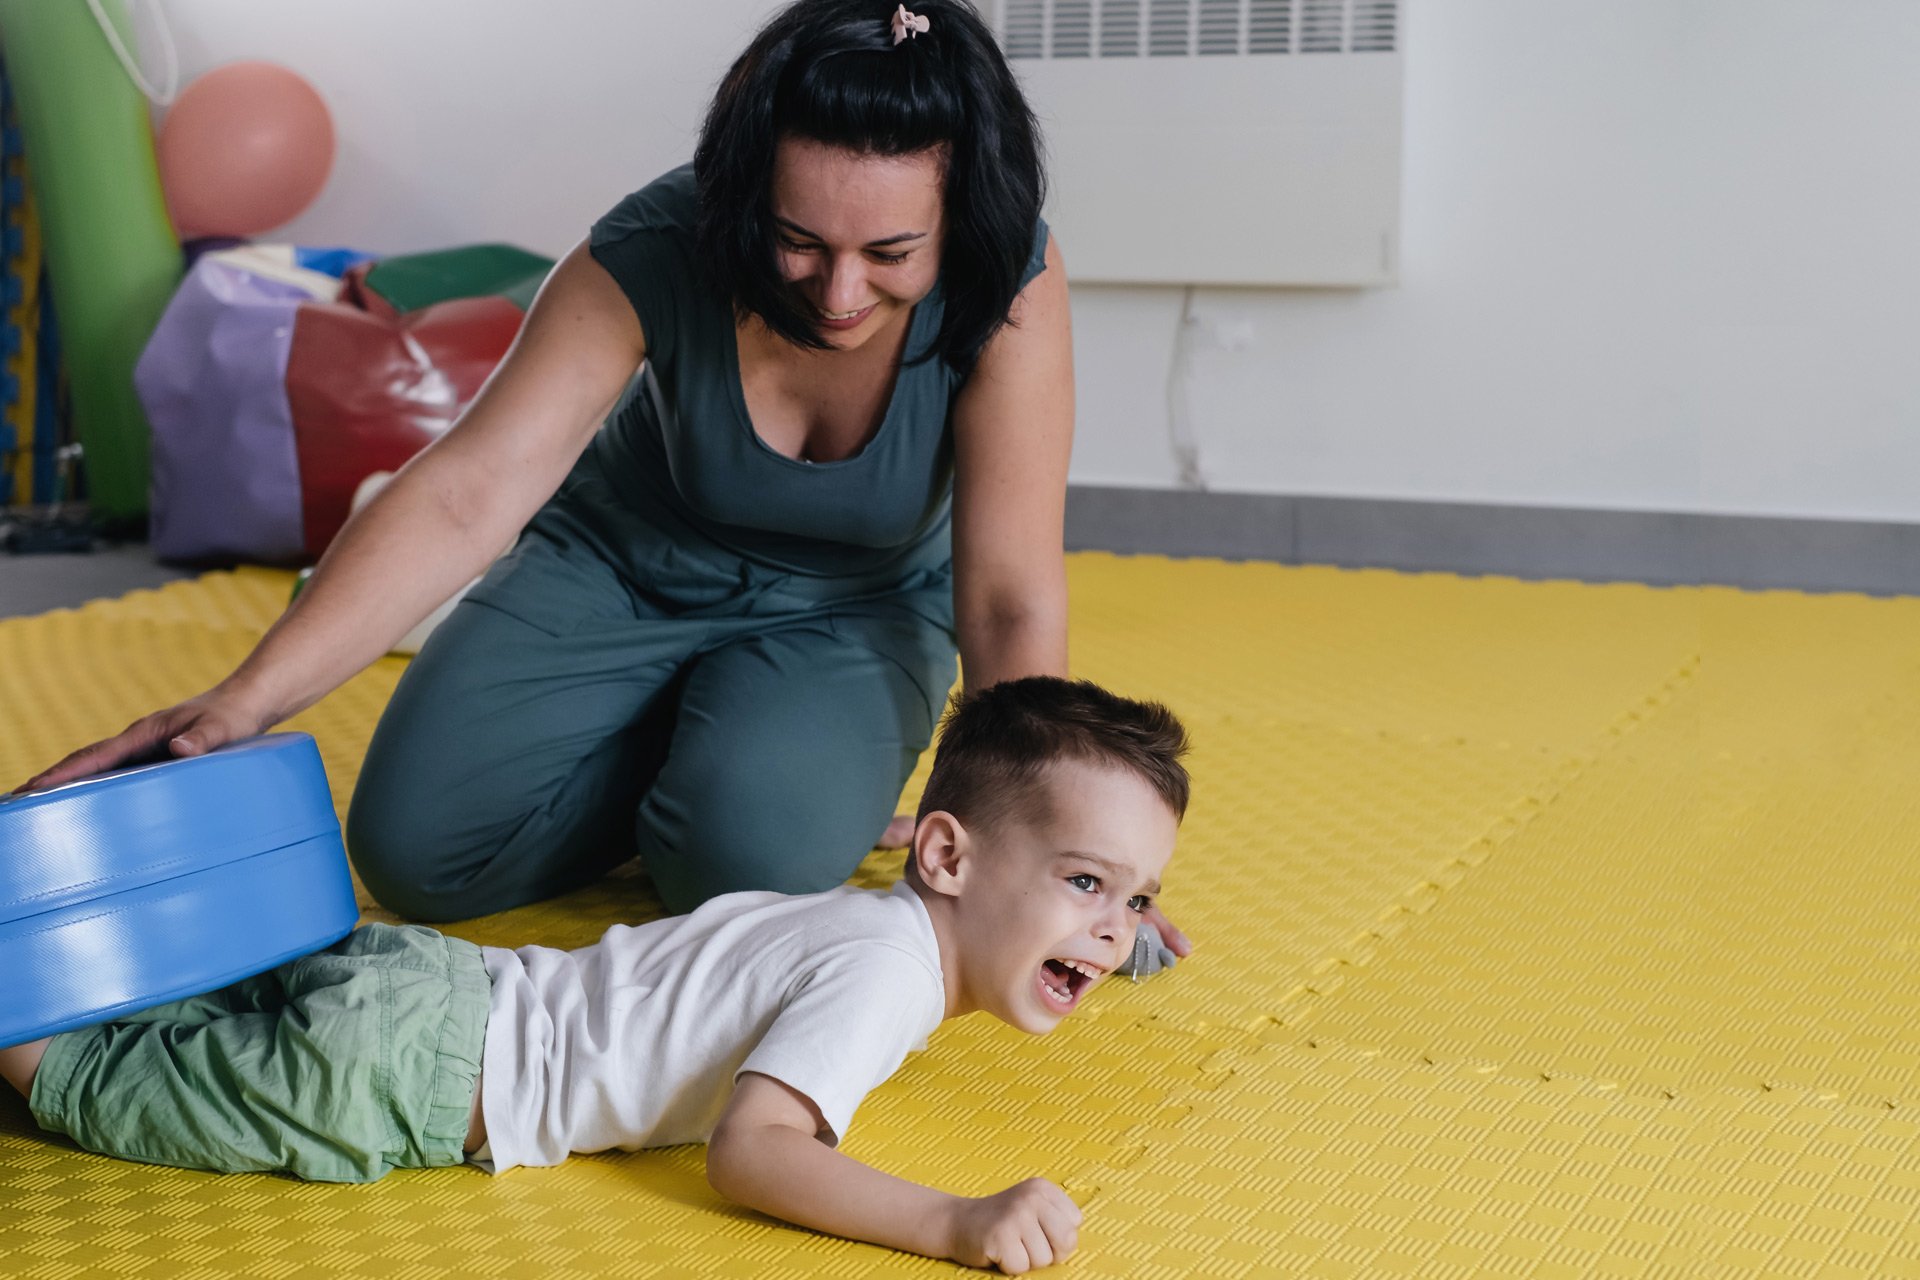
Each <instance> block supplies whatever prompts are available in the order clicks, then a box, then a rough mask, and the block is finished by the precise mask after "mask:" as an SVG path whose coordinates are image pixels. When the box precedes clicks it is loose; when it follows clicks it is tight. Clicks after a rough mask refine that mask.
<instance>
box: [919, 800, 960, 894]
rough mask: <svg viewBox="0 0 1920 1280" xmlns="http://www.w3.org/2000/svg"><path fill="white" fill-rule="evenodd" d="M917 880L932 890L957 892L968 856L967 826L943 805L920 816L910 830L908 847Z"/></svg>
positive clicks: (958, 891) (945, 892)
mask: <svg viewBox="0 0 1920 1280" xmlns="http://www.w3.org/2000/svg"><path fill="white" fill-rule="evenodd" d="M908 856H909V857H910V858H911V859H912V861H913V868H914V870H915V871H916V872H917V873H918V874H919V876H920V883H922V884H924V885H926V886H927V888H929V889H932V890H933V891H934V892H935V893H944V894H946V895H948V896H949V897H958V896H959V895H960V879H961V873H962V870H963V866H964V863H965V860H966V856H967V829H966V828H965V827H963V826H961V825H960V820H959V819H958V818H956V817H954V816H953V815H952V814H950V813H948V812H946V811H945V810H943V809H935V810H934V811H933V812H932V813H929V814H926V815H925V816H923V817H922V818H921V819H920V821H919V823H918V825H916V826H915V827H914V831H913V847H912V848H911V849H910V850H909V851H908Z"/></svg>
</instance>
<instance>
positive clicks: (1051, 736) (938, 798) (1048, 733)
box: [915, 676, 1189, 830]
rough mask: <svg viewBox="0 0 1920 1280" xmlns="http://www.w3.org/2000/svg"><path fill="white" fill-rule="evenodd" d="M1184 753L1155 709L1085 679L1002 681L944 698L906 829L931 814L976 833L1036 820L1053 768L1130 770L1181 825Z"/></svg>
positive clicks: (1178, 735)
mask: <svg viewBox="0 0 1920 1280" xmlns="http://www.w3.org/2000/svg"><path fill="white" fill-rule="evenodd" d="M1186 752H1187V731H1186V729H1185V728H1184V727H1183V726H1182V725H1181V723H1180V721H1179V719H1178V717H1176V716H1175V715H1174V714H1173V712H1171V711H1169V710H1167V709H1166V708H1165V707H1164V706H1162V705H1160V704H1159V703H1157V702H1135V701H1134V700H1133V699H1131V698H1123V697H1121V696H1120V695H1119V694H1117V693H1110V692H1108V691H1107V690H1105V689H1103V688H1101V687H1100V686H1099V685H1097V684H1094V683H1093V682H1092V681H1091V680H1062V679H1060V678H1059V677H1058V676H1025V677H1022V678H1021V679H1018V680H1006V681H1002V682H1001V683H999V684H996V685H989V686H988V687H986V688H985V689H979V690H976V691H974V692H972V693H967V694H962V695H961V696H960V697H958V698H955V699H954V701H953V705H952V707H950V708H949V709H948V711H947V715H946V719H945V720H944V721H943V722H942V723H941V726H940V746H939V748H938V749H937V750H935V752H934V755H933V772H932V773H930V774H928V775H927V787H926V791H925V792H924V793H923V794H922V796H921V799H920V810H919V813H918V814H917V815H916V818H915V821H916V822H917V821H918V819H919V818H924V817H926V816H927V815H928V814H929V813H932V812H933V811H934V810H936V809H938V810H943V811H945V812H947V813H951V814H952V815H953V816H954V817H956V818H958V819H960V821H962V822H964V823H967V824H969V825H971V826H975V827H978V828H980V829H982V830H985V829H987V828H990V827H992V826H994V825H995V824H996V823H999V822H1001V821H1004V820H1005V819H1008V818H1014V819H1026V820H1029V821H1031V820H1036V819H1043V818H1044V817H1045V816H1046V811H1047V792H1046V789H1045V786H1044V785H1043V784H1044V781H1045V778H1046V774H1047V770H1048V768H1049V767H1050V766H1052V765H1054V764H1056V763H1058V762H1060V761H1062V760H1078V761H1080V762H1081V763H1082V764H1090V765H1094V766H1097V767H1101V768H1109V769H1126V770H1130V771H1131V772H1133V773H1134V774H1136V775H1137V776H1138V777H1140V778H1141V779H1142V780H1143V781H1145V782H1146V783H1147V785H1149V786H1151V787H1152V788H1153V789H1154V791H1155V792H1156V793H1158V795H1159V796H1160V798H1161V799H1162V800H1163V801H1165V802H1166V805H1167V808H1168V809H1170V810H1172V811H1173V816H1174V817H1175V818H1184V817H1186V814H1187V795H1188V787H1189V783H1188V779H1187V771H1186V768H1185V766H1183V765H1182V764H1181V763H1180V757H1181V756H1183V755H1185V754H1186Z"/></svg>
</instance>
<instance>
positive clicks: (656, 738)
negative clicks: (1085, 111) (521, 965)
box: [347, 165, 1047, 920]
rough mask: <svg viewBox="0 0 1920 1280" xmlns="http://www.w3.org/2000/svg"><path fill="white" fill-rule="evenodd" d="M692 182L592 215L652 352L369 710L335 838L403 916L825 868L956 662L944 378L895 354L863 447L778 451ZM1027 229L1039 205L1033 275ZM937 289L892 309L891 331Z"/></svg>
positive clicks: (841, 874)
mask: <svg viewBox="0 0 1920 1280" xmlns="http://www.w3.org/2000/svg"><path fill="white" fill-rule="evenodd" d="M694 211H695V192H694V183H693V171H692V166H690V165H689V166H683V167H682V168H679V169H676V170H673V171H672V172H670V173H668V174H666V175H664V176H663V177H661V178H659V179H658V180H656V181H655V182H653V183H651V184H649V185H648V186H646V187H644V188H643V189H641V190H640V191H637V192H635V193H634V194H633V195H631V196H629V197H627V198H626V199H625V200H624V201H622V202H621V203H620V204H619V205H618V206H616V207H615V208H614V209H613V210H612V211H611V212H610V213H608V214H607V215H606V216H605V217H604V218H602V219H600V221H599V222H597V223H595V224H594V227H593V230H592V234H591V237H590V240H589V244H590V248H591V251H592V253H593V256H594V259H595V260H596V261H597V262H599V263H600V264H601V265H602V266H603V267H605V268H606V270H607V271H608V272H609V273H610V274H611V275H612V276H613V278H614V279H615V280H616V281H617V282H619V284H620V286H621V288H622V289H623V290H624V291H625V293H626V295H627V297H628V299H629V300H630V301H631V302H632V303H633V307H634V310H635V311H636V312H637V313H638V314H639V317H640V322H641V327H642V328H643V330H644V331H645V333H646V337H647V360H646V364H645V365H644V366H643V367H642V369H641V372H640V376H639V377H638V378H636V379H635V381H634V383H633V384H632V386H631V387H629V389H628V391H627V394H626V395H625V397H624V398H623V399H622V401H621V402H620V404H619V405H618V406H617V407H616V408H615V410H614V412H613V413H612V415H611V416H610V417H609V418H608V420H607V422H606V424H605V426H604V427H603V428H602V430H601V431H600V432H599V433H598V435H597V436H596V437H595V439H594V441H593V443H592V444H591V445H590V446H589V447H588V448H587V450H586V452H585V453H584V454H582V456H581V458H580V460H579V462H578V463H577V464H576V465H575V466H574V468H573V470H572V472H571V473H570V474H569V475H568V477H567V479H566V480H565V482H564V483H563V484H562V485H561V486H560V489H559V491H558V492H557V493H556V494H555V495H554V496H553V498H552V499H551V500H550V501H548V503H547V504H546V505H545V506H544V507H542V508H541V510H540V511H539V512H538V513H537V514H536V515H535V516H534V518H533V520H532V521H531V522H530V523H529V524H528V526H527V528H526V530H525V532H524V533H523V534H522V536H521V538H520V540H519V542H518V544H517V545H516V547H515V548H514V550H513V551H512V553H511V554H509V555H508V556H506V557H505V558H503V559H502V560H501V561H499V562H498V563H497V564H495V565H494V567H493V568H492V569H491V570H490V571H489V572H488V573H487V575H486V576H485V577H484V578H483V579H482V580H481V581H480V582H479V583H478V584H477V585H476V586H475V587H474V589H473V590H472V591H471V592H470V593H469V594H468V595H467V597H466V598H465V599H464V600H463V601H462V602H461V603H460V604H459V606H458V607H457V608H455V610H454V611H453V614H452V616H451V617H449V618H448V619H447V620H446V621H445V622H444V623H442V624H441V626H440V627H439V628H437V629H436V630H435V631H434V633H433V635H432V636H431V637H430V638H429V640H428V641H427V644H426V646H425V647H424V648H423V649H422V650H421V651H420V654H419V656H418V657H416V658H415V659H414V660H413V662H412V664H411V665H410V666H409V668H408V670H407V672H406V674H405V676H404V677H403V678H402V679H401V681H400V684H399V687H398V689H397V690H396V691H395V693H394V696H393V701H392V703H391V704H390V705H389V706H388V707H387V710H386V713H385V714H384V715H383V716H382V717H381V720H380V724H379V727H378V728H377V729H376V731H375V733H374V736H373V741H372V744H371V746H370V747H369V748H368V752H367V758H366V762H365V765H364V767H363V768H362V770H361V773H360V780H359V785H358V787H357V788H356V789H355V791H354V795H353V801H352V806H351V809H350V811H349V814H348V819H347V840H348V845H349V848H350V851H351V853H352V856H353V861H354V866H355V868H356V869H357V870H358V871H359V873H360V876H361V879H362V880H363V881H364V883H365V884H366V886H367V888H368V889H369V890H370V891H371V892H372V893H373V895H374V896H375V897H376V898H378V899H379V900H380V901H381V902H382V903H383V904H385V905H386V906H387V907H389V908H391V909H392V910H394V911H396V912H399V913H400V914H401V915H403V916H407V917H410V918H413V919H418V920H455V919H465V918H468V917H472V916H477V915H484V914H487V913H490V912H494V911H502V910H505V909H507V908H509V907H514V906H518V905H520V904H521V903H525V902H530V901H534V900H537V899H541V898H546V897H550V896H552V895H554V894H557V893H561V892H564V891H566V890H568V889H571V888H574V887H576V886H578V885H581V884H584V883H586V882H588V881H591V880H593V879H595V878H597V877H599V876H600V875H602V874H604V873H605V872H606V871H607V870H608V869H610V868H611V867H613V866H615V865H617V864H619V863H621V862H624V861H625V860H627V859H628V858H631V857H632V856H633V855H635V854H636V853H638V854H639V855H640V856H641V857H642V858H643V859H644V863H645V866H646V868H647V870H648V872H649V874H650V875H651V876H652V878H653V881H654V883H655V885H656V886H657V887H658V889H659V892H660V896H661V897H662V899H664V901H665V902H666V905H667V907H668V908H669V909H670V910H673V911H689V910H691V909H693V908H694V907H695V906H698V905H699V904H700V903H701V902H703V901H705V900H706V899H708V898H710V897H713V896H715V895H717V894H721V893H728V892H732V891H735V890H740V889H775V890H780V891H783V892H789V893H810V892H815V891H818V890H821V889H827V888H831V887H832V886H834V885H837V884H840V883H841V882H842V881H844V880H845V879H846V878H847V876H848V875H849V874H850V873H851V872H852V871H853V869H854V867H855V866H856V865H857V864H858V863H859V861H860V859H861V858H862V857H863V856H864V854H865V853H866V851H867V850H868V849H869V848H871V846H872V842H873V840H874V838H875V837H876V836H877V835H878V834H879V832H880V829H881V828H882V827H883V826H885V825H886V822H887V819H888V817H889V816H890V815H891V813H892V812H893V806H894V804H895V802H896V801H897V800H898V798H899V795H900V789H901V787H902V786H903V785H904V783H905V781H906V779H907V776H908V774H910V773H911V772H912V770H913V766H914V762H915V761H916V760H917V759H918V758H919V754H920V752H921V751H923V750H924V749H925V748H926V746H927V744H928V742H929V741H930V740H931V738H932V735H933V729H934V725H935V724H936V722H937V721H938V718H939V715H940V711H941V709H942V707H943V706H944V704H945V701H946V695H947V691H948V690H949V689H950V688H951V687H952V684H953V680H954V676H955V674H956V666H955V657H956V646H955V638H954V621H953V591H952V585H953V568H952V550H951V543H950V537H949V525H950V515H951V503H952V489H953V444H952V436H951V428H950V423H949V420H948V418H949V412H950V409H951V406H952V403H953V400H954V397H955V396H956V395H957V394H958V392H959V390H960V386H961V383H962V379H961V378H960V376H959V375H957V374H956V373H955V372H954V371H953V370H952V368H951V367H950V366H948V365H947V364H946V363H945V362H944V361H941V360H938V359H935V360H930V361H927V362H924V363H922V364H918V365H903V366H902V367H901V369H900V371H899V375H898V378H897V380H896V382H895V385H894V390H893V398H892V400H891V402H890V403H889V405H888V407H887V411H886V414H885V417H884V419H883V420H882V422H881V425H880V428H879V430H878V432H877V434H876V435H875V436H874V437H873V439H872V440H871V441H870V442H869V443H868V444H867V446H866V447H865V448H864V449H862V450H861V451H860V452H859V453H858V454H856V455H854V456H853V457H851V458H847V459H844V460H841V461H838V462H823V463H807V462H801V461H796V460H795V459H792V458H788V457H786V456H784V455H782V454H780V453H777V452H775V451H774V450H773V449H771V448H769V447H768V446H767V445H766V444H765V443H764V442H763V441H762V440H761V439H760V437H759V436H758V435H757V434H756V433H755V432H754V429H753V424H752V423H751V421H750V420H749V419H748V416H747V408H746V400H745V396H744V394H743V392H742V390H741V385H740V366H739V353H738V350H737V349H736V347H735V344H734V328H733V312H732V307H731V303H730V302H729V300H728V299H726V298H724V297H720V296H716V292H715V290H714V289H713V288H712V287H711V286H709V285H708V284H707V283H706V282H705V280H704V279H703V278H702V276H701V273H700V272H699V271H698V269H697V266H696V258H695V252H696V251H695V248H694V240H693V227H694ZM1046 242H1047V228H1046V225H1045V223H1044V222H1043V223H1040V224H1039V225H1038V226H1037V227H1036V230H1035V236H1034V242H1033V251H1032V257H1031V259H1030V260H1029V262H1028V264H1027V272H1026V277H1025V279H1026V280H1031V279H1032V278H1033V277H1034V276H1036V275H1038V274H1039V272H1040V271H1041V270H1042V262H1043V257H1044V253H1045V247H1046ZM1022 283H1023V286H1024V283H1025V281H1024V280H1023V282H1022ZM942 297H943V292H942V288H941V286H940V285H938V284H936V286H935V287H934V290H933V292H932V293H931V294H929V295H928V296H927V298H925V299H924V300H923V301H922V302H921V303H920V304H919V305H918V306H917V307H916V308H915V309H914V311H913V315H912V317H911V320H910V330H909V335H908V339H907V346H906V350H907V352H908V353H909V354H917V353H919V352H921V351H924V350H925V349H926V346H927V343H928V342H929V340H930V339H931V338H932V337H933V335H934V334H935V333H936V332H937V331H938V329H939V326H940V319H941V314H942V306H943V303H942Z"/></svg>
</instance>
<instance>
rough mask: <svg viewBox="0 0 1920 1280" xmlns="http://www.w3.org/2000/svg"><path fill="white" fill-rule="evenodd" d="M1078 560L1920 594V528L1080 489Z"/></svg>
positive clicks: (1074, 492)
mask: <svg viewBox="0 0 1920 1280" xmlns="http://www.w3.org/2000/svg"><path fill="white" fill-rule="evenodd" d="M1067 548H1068V549H1069V550H1072V551H1093V550H1100V551H1118V552H1131V553H1136V554H1155V555H1170V556H1220V557H1224V558H1227V559H1236V560H1276V561H1279V562H1280V563H1282V564H1330V565H1340V566H1343V567H1347V568H1383V569H1405V570H1415V571H1418V570H1439V571H1444V572H1450V573H1465V574H1502V575H1506V576H1510V577H1516V578H1574V579H1579V580H1582V581H1586V582H1646V583H1653V584H1656V585H1662V586H1668V585H1680V584H1694V583H1720V584H1724V585H1727V586H1735V587H1749V588H1787V589H1792V590H1800V591H1857V592H1864V593H1866V594H1869V595H1916V594H1920V524H1894V523H1877V522H1870V521H1852V520H1799V519H1784V518H1774V517H1758V516H1716V515H1690V514H1686V513H1682V512H1636V511H1589V510H1578V509H1573V508H1559V507H1508V506H1492V505H1483V504H1475V503H1464V502H1463V503H1454V502H1402V501H1388V500H1382V499H1374V498H1321V497H1289V496H1285V495H1278V494H1271V495H1270V494H1250V493H1198V492H1192V491H1186V490H1179V491H1170V490H1162V489H1115V488H1105V487H1098V486H1091V485H1074V486H1072V487H1070V488H1069V489H1068V491H1067Z"/></svg>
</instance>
